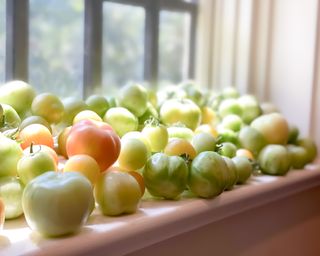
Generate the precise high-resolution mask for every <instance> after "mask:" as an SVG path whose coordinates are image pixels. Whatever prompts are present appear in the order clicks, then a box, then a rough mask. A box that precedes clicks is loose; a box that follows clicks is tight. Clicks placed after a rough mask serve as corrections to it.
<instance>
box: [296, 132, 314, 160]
mask: <svg viewBox="0 0 320 256" xmlns="http://www.w3.org/2000/svg"><path fill="white" fill-rule="evenodd" d="M296 144H297V145H298V146H301V147H304V148H305V149H306V150H307V155H308V156H307V163H311V162H312V161H313V160H314V159H315V158H316V156H317V153H318V150H317V146H316V144H315V143H314V141H313V140H312V139H310V138H300V139H298V140H297V141H296Z"/></svg>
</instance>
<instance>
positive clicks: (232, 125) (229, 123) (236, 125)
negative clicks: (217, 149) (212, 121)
mask: <svg viewBox="0 0 320 256" xmlns="http://www.w3.org/2000/svg"><path fill="white" fill-rule="evenodd" d="M221 126H222V127H223V128H225V129H230V130H232V131H235V132H238V131H239V130H240V129H241V127H242V126H243V122H242V119H241V118H240V117H239V116H238V115H235V114H230V115H227V116H225V117H224V118H223V119H222V122H221Z"/></svg>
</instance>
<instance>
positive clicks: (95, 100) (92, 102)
mask: <svg viewBox="0 0 320 256" xmlns="http://www.w3.org/2000/svg"><path fill="white" fill-rule="evenodd" d="M85 102H86V104H87V105H88V108H89V110H92V111H94V112H96V113H97V114H98V115H99V116H100V117H103V116H104V114H105V113H106V112H107V110H108V109H109V108H110V105H109V102H108V100H107V99H106V98H105V97H103V96H101V95H91V96H89V97H88V98H87V99H86V101H85Z"/></svg>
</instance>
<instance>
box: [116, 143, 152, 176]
mask: <svg viewBox="0 0 320 256" xmlns="http://www.w3.org/2000/svg"><path fill="white" fill-rule="evenodd" d="M148 156H149V155H148V149H147V147H146V145H145V144H144V143H143V142H142V141H141V140H139V139H133V138H132V139H131V138H130V139H121V150H120V155H119V157H118V164H119V166H120V167H122V168H124V169H125V170H127V171H136V170H139V169H140V168H142V167H143V166H144V165H145V163H146V162H147V160H148Z"/></svg>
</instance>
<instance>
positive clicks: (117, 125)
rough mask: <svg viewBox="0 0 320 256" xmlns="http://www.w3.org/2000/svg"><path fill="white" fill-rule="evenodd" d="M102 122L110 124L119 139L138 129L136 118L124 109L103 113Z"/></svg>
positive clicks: (116, 108)
mask: <svg viewBox="0 0 320 256" xmlns="http://www.w3.org/2000/svg"><path fill="white" fill-rule="evenodd" d="M103 120H104V121H105V122H107V123H108V124H110V125H111V126H112V128H113V129H114V130H115V132H116V133H117V134H118V135H119V136H120V137H122V136H123V135H125V134H126V133H127V132H131V131H136V130H137V129H138V119H137V117H136V116H135V115H134V114H132V113H131V112H130V111H129V110H128V109H126V108H122V107H115V108H110V109H109V110H108V111H107V112H106V113H105V115H104V117H103Z"/></svg>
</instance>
